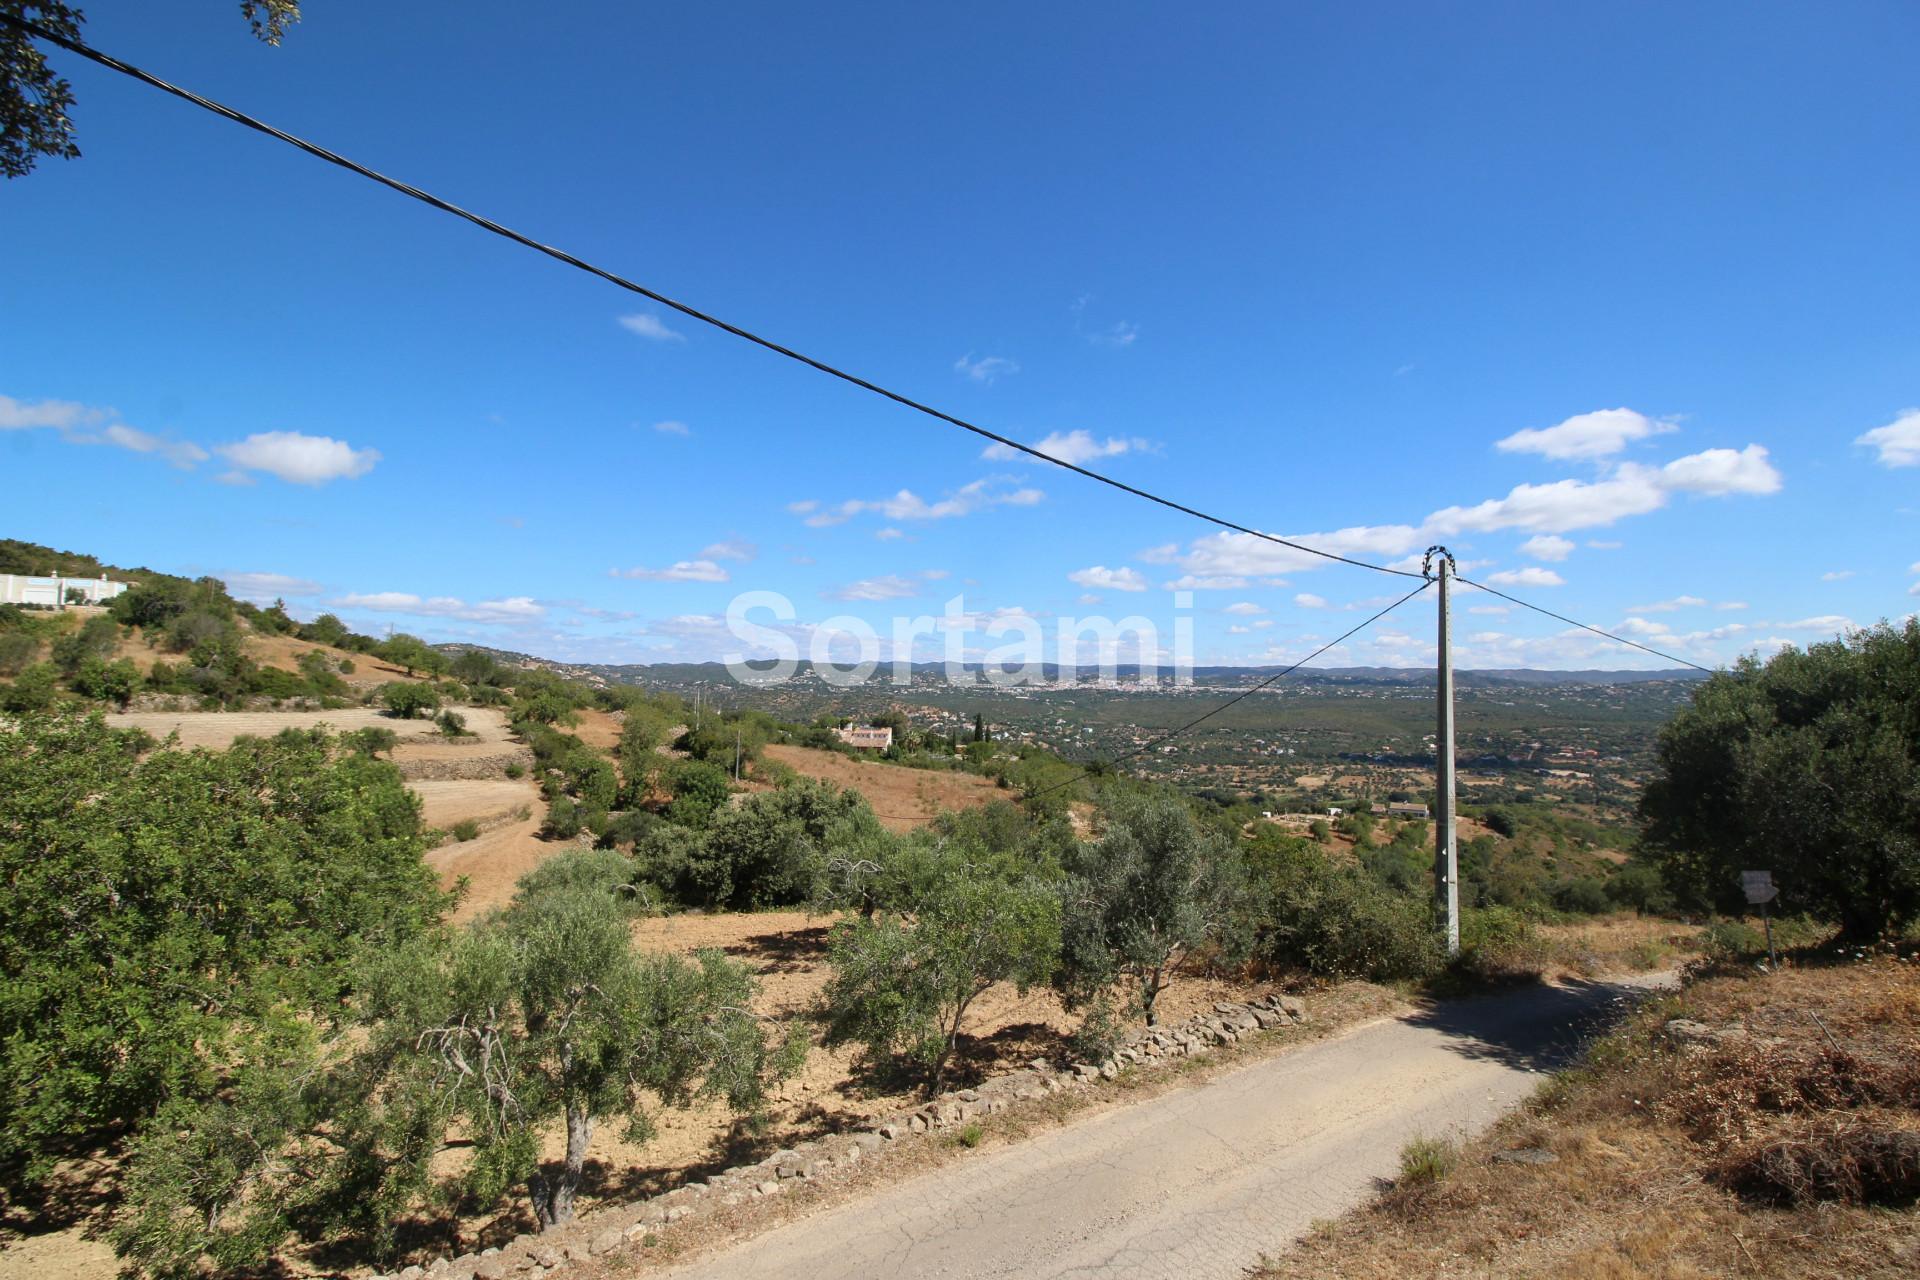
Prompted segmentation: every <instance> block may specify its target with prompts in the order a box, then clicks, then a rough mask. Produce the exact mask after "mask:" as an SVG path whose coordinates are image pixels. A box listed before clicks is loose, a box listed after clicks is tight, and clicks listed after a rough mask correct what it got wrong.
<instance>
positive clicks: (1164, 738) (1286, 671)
mask: <svg viewBox="0 0 1920 1280" xmlns="http://www.w3.org/2000/svg"><path fill="white" fill-rule="evenodd" d="M1432 585H1433V583H1432V582H1430V581H1428V582H1422V583H1421V584H1420V585H1419V586H1417V587H1415V588H1414V589H1413V590H1411V591H1409V592H1407V594H1405V595H1403V596H1401V597H1400V598H1399V599H1398V600H1395V601H1394V602H1393V603H1392V604H1390V605H1388V606H1387V607H1386V608H1384V609H1382V610H1381V611H1380V612H1378V613H1376V614H1374V615H1373V616H1372V617H1370V618H1368V619H1367V620H1366V621H1365V622H1362V623H1359V624H1358V625H1356V626H1354V627H1351V628H1349V629H1348V630H1347V631H1345V632H1343V633H1341V634H1340V635H1337V636H1335V637H1334V638H1333V639H1331V640H1329V641H1327V642H1326V643H1325V644H1323V645H1321V646H1320V647H1319V648H1318V649H1315V650H1314V651H1313V652H1312V653H1310V654H1308V655H1307V656H1306V657H1304V658H1302V659H1300V661H1298V662H1296V663H1294V664H1293V665H1292V666H1290V667H1282V668H1281V669H1280V670H1278V671H1276V672H1274V673H1273V674H1272V675H1270V676H1268V677H1267V678H1266V679H1265V680H1262V681H1261V682H1260V683H1259V684H1256V685H1252V686H1250V687H1248V688H1246V689H1242V690H1241V691H1240V692H1239V693H1236V694H1234V695H1233V696H1232V697H1231V698H1228V699H1227V700H1226V701H1225V702H1223V703H1221V704H1220V705H1219V706H1217V707H1215V708H1214V709H1213V710H1211V711H1209V712H1207V713H1206V714H1205V715H1200V716H1195V717H1194V718H1193V719H1191V720H1189V721H1187V722H1186V723H1185V724H1183V725H1181V726H1180V727H1179V728H1178V729H1170V730H1168V731H1167V732H1166V733H1163V734H1161V735H1160V736H1159V737H1157V738H1154V739H1153V740H1151V741H1150V742H1147V743H1146V744H1144V745H1142V746H1138V747H1135V748H1134V749H1133V750H1131V751H1125V752H1122V753H1121V754H1119V755H1117V756H1115V757H1114V758H1113V759H1111V760H1109V761H1106V764H1108V765H1109V766H1111V765H1117V764H1120V763H1122V762H1124V761H1127V760H1131V759H1133V758H1134V757H1135V756H1141V755H1145V754H1146V753H1147V752H1149V751H1152V750H1154V749H1155V748H1156V747H1163V746H1165V745H1166V744H1167V743H1169V742H1172V741H1173V740H1174V739H1175V738H1177V737H1179V736H1180V735H1181V734H1183V733H1186V732H1187V731H1188V730H1190V729H1195V728H1198V727H1199V726H1201V725H1203V724H1205V723H1206V722H1207V721H1209V720H1211V719H1213V718H1214V717H1215V716H1217V715H1219V714H1220V713H1221V712H1222V711H1225V710H1226V709H1227V708H1228V707H1231V706H1233V705H1234V704H1236V703H1239V702H1242V701H1244V700H1246V699H1247V698H1250V697H1252V696H1253V695H1254V694H1256V693H1258V692H1260V691H1261V690H1262V689H1265V688H1266V687H1268V686H1269V685H1272V684H1274V683H1276V682H1277V681H1280V680H1284V679H1286V678H1287V677H1288V676H1290V675H1292V674H1293V673H1294V672H1296V671H1298V670H1299V669H1300V668H1301V667H1304V666H1306V665H1307V664H1308V663H1309V662H1312V661H1313V660H1314V659H1315V658H1317V657H1319V656H1320V655H1321V654H1323V653H1325V652H1326V651H1327V650H1329V649H1331V648H1333V647H1334V646H1335V645H1337V644H1340V643H1342V642H1343V641H1345V640H1348V639H1351V638H1352V637H1353V636H1355V635H1357V634H1359V633H1360V632H1362V631H1365V630H1366V629H1367V628H1368V627H1370V626H1372V625H1373V624H1374V623H1376V622H1378V621H1380V619H1382V618H1384V617H1386V616H1387V615H1388V614H1390V613H1392V612H1393V611H1394V610H1395V609H1398V608H1399V607H1400V606H1401V605H1403V604H1405V603H1406V602H1407V601H1409V600H1411V599H1413V598H1414V597H1415V596H1417V595H1419V594H1420V593H1421V592H1422V591H1425V590H1426V589H1427V588H1428V587H1430V586H1432ZM1088 772H1089V771H1088V770H1087V769H1085V768H1082V769H1080V770H1079V771H1078V772H1077V773H1075V774H1074V775H1073V776H1072V777H1071V778H1067V779H1065V780H1063V781H1060V782H1056V783H1054V784H1053V785H1052V786H1049V787H1042V788H1041V789H1040V790H1038V791H1036V792H1034V793H1033V795H1032V796H1030V797H1028V798H1029V799H1038V798H1039V797H1041V796H1044V795H1047V794H1048V793H1050V792H1054V791H1058V790H1060V788H1062V787H1070V786H1072V785H1073V784H1074V783H1076V782H1078V781H1080V779H1081V778H1083V777H1085V776H1086V774H1087V773H1088Z"/></svg>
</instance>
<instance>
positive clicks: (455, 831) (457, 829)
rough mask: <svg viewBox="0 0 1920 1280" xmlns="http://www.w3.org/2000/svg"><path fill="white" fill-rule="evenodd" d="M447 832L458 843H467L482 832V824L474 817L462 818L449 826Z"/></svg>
mask: <svg viewBox="0 0 1920 1280" xmlns="http://www.w3.org/2000/svg"><path fill="white" fill-rule="evenodd" d="M447 834H448V835H450V836H452V837H453V838H454V840H455V841H456V842H457V843H460V844H465V843H466V842H467V841H469V840H472V839H474V838H475V837H476V836H478V835H479V834H480V824H479V823H478V822H476V821H474V820H473V819H472V818H462V819H460V821H458V822H456V823H454V824H453V825H452V826H451V827H448V828H447Z"/></svg>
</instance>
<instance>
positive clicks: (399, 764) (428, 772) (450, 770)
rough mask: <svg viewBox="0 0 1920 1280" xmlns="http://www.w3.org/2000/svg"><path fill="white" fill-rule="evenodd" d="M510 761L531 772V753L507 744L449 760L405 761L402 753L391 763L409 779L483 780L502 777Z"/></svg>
mask: <svg viewBox="0 0 1920 1280" xmlns="http://www.w3.org/2000/svg"><path fill="white" fill-rule="evenodd" d="M402 745H403V746H404V744H402ZM510 764H517V765H519V766H520V767H521V768H522V769H525V770H526V771H527V772H528V773H532V772H533V752H532V751H530V750H528V749H527V748H526V747H511V748H506V749H502V750H500V751H496V752H493V753H492V754H489V755H484V756H458V757H456V758H454V759H450V760H409V759H407V758H406V757H405V756H402V757H400V758H399V759H397V760H395V761H394V762H393V766H394V768H396V769H398V770H400V776H401V777H403V778H405V779H406V780H407V781H409V782H486V781H489V780H491V779H495V778H503V777H505V776H506V772H507V766H508V765H510Z"/></svg>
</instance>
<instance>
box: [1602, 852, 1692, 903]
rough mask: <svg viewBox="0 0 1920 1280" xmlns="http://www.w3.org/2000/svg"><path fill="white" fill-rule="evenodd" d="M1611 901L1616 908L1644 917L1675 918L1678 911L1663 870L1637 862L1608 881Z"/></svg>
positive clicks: (1619, 871)
mask: <svg viewBox="0 0 1920 1280" xmlns="http://www.w3.org/2000/svg"><path fill="white" fill-rule="evenodd" d="M1606 894H1607V900H1608V901H1609V902H1611V903H1613V905H1614V906H1616V907H1621V908H1625V909H1627V910H1631V911H1638V912H1640V913H1641V914H1643V915H1671V914H1672V913H1673V911H1674V910H1675V903H1674V900H1673V894H1672V892H1671V891H1670V890H1669V889H1668V888H1667V885H1666V881H1665V880H1663V879H1661V877H1660V869H1659V868H1658V867H1656V866H1653V865H1651V864H1649V863H1646V862H1642V861H1639V860H1637V859H1636V860H1635V861H1633V862H1629V863H1627V865H1625V866H1624V867H1621V868H1620V869H1619V870H1618V871H1616V872H1614V873H1613V875H1611V876H1609V877H1608V878H1607V883H1606Z"/></svg>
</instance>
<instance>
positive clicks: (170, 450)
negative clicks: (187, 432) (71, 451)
mask: <svg viewBox="0 0 1920 1280" xmlns="http://www.w3.org/2000/svg"><path fill="white" fill-rule="evenodd" d="M100 436H101V438H102V439H104V440H105V441H106V442H107V443H108V444H114V445H119V446H120V447H121V448H122V449H129V450H131V451H133V452H134V453H157V454H159V455H160V456H161V457H163V458H165V459H166V460H167V461H168V462H171V463H172V464H173V465H174V466H176V467H179V468H180V469H182V470H183V471H184V470H191V469H192V468H194V467H196V466H198V465H199V464H200V463H202V462H205V461H206V460H207V451H206V450H205V449H202V448H201V447H200V446H199V445H197V444H194V443H192V442H191V441H188V440H168V439H166V438H164V437H162V436H156V435H150V434H149V433H147V432H145V431H139V430H136V429H135V428H133V427H129V426H127V425H126V424H125V423H121V422H116V423H114V424H113V425H112V426H110V427H108V428H107V429H106V430H105V431H102V432H101V433H100Z"/></svg>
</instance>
